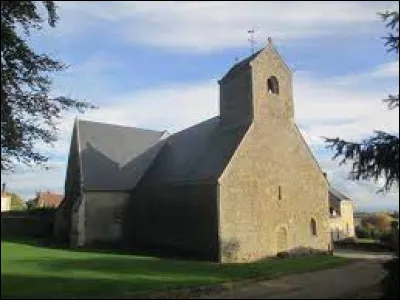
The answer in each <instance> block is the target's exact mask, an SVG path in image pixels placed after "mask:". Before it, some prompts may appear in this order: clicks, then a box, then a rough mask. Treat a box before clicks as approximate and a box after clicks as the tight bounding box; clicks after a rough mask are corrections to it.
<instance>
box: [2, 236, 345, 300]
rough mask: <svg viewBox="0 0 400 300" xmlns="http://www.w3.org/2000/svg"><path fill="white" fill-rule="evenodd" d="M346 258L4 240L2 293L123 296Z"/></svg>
mask: <svg viewBox="0 0 400 300" xmlns="http://www.w3.org/2000/svg"><path fill="white" fill-rule="evenodd" d="M346 262H347V260H345V259H343V258H338V257H333V256H312V257H303V258H292V259H271V260H265V261H262V262H257V263H249V264H228V265H222V266H221V265H218V264H212V263H206V262H193V261H179V260H169V259H165V258H155V257H148V256H137V255H123V254H110V253H99V252H83V251H72V250H67V249H53V248H44V247H41V246H38V245H34V244H32V243H31V244H24V243H21V242H18V241H13V242H11V241H2V242H1V297H2V298H19V297H21V298H82V297H85V298H98V297H101V298H107V297H114V298H118V297H121V298H122V297H129V296H130V295H135V294H136V293H138V292H148V291H159V290H169V289H174V288H183V287H189V286H198V285H212V284H217V283H222V282H227V281H234V280H238V279H241V278H250V277H264V278H274V277H278V276H282V275H285V274H293V273H299V272H305V271H311V270H316V269H322V268H330V267H334V266H338V265H341V264H344V263H346Z"/></svg>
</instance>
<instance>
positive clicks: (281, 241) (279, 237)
mask: <svg viewBox="0 0 400 300" xmlns="http://www.w3.org/2000/svg"><path fill="white" fill-rule="evenodd" d="M276 250H277V252H278V253H279V252H282V251H287V250H288V249H287V233H286V229H285V228H284V227H280V228H279V229H278V231H277V232H276Z"/></svg>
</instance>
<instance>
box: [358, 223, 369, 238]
mask: <svg viewBox="0 0 400 300" xmlns="http://www.w3.org/2000/svg"><path fill="white" fill-rule="evenodd" d="M355 231H356V236H357V237H358V238H360V239H365V238H370V237H371V233H370V231H369V230H367V229H365V228H364V227H360V226H356V228H355Z"/></svg>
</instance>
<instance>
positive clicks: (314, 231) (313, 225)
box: [310, 219, 317, 235]
mask: <svg viewBox="0 0 400 300" xmlns="http://www.w3.org/2000/svg"><path fill="white" fill-rule="evenodd" d="M310 229H311V234H312V235H317V222H315V220H314V219H311V222H310Z"/></svg>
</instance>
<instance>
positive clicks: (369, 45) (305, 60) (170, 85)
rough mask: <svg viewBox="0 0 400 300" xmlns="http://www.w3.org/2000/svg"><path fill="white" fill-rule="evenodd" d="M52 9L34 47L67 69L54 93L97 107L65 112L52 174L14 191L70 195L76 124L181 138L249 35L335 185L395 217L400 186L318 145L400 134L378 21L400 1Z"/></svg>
mask: <svg viewBox="0 0 400 300" xmlns="http://www.w3.org/2000/svg"><path fill="white" fill-rule="evenodd" d="M56 3H57V5H58V14H59V17H60V18H59V21H58V23H57V25H56V28H50V27H49V26H45V27H44V28H43V30H41V31H37V32H35V33H34V34H33V35H32V36H31V38H30V40H29V43H30V45H32V47H33V48H34V49H35V50H36V51H39V52H43V53H47V54H49V55H51V56H52V57H54V58H56V59H59V60H61V61H63V62H65V63H66V64H68V66H69V68H68V69H67V70H66V71H64V72H62V73H58V74H56V75H54V76H53V79H54V85H53V91H52V93H53V94H54V95H66V96H70V97H74V98H77V99H80V100H85V101H89V102H91V103H93V104H95V105H96V106H98V109H95V110H91V111H88V112H86V113H84V114H83V115H82V114H78V113H76V112H72V111H71V112H67V113H65V114H64V117H63V119H62V120H61V121H60V124H59V128H60V131H59V140H58V141H57V142H56V143H54V144H53V145H52V146H49V145H44V144H38V149H40V150H41V151H43V152H44V153H46V154H48V155H49V157H50V160H49V162H48V164H47V168H46V169H45V168H43V167H31V168H26V167H19V168H17V172H15V173H13V174H9V173H8V174H6V173H2V182H6V183H7V187H8V190H10V191H13V192H17V193H19V194H21V195H22V196H23V197H24V198H25V200H28V199H30V198H32V197H33V196H34V195H35V193H36V192H37V191H39V190H50V191H54V192H59V193H63V189H64V180H65V174H66V164H67V157H68V151H69V144H70V139H71V133H72V127H73V122H74V119H75V118H76V117H78V118H80V119H84V120H92V121H99V122H105V123H113V124H118V125H126V126H134V127H140V128H148V129H154V130H168V131H169V132H170V133H174V132H176V131H179V130H182V129H184V128H186V127H189V126H191V125H193V124H196V123H198V122H201V121H203V120H205V119H208V118H211V117H213V116H215V115H218V114H219V104H218V100H219V87H218V79H220V78H222V76H223V75H224V74H225V73H226V72H227V71H228V70H229V68H230V67H231V66H232V65H233V64H234V63H235V61H236V60H237V59H239V60H241V59H243V58H245V57H247V56H248V55H250V54H251V47H250V43H249V41H248V39H249V34H248V30H249V29H254V31H255V34H254V39H255V42H256V43H255V48H256V50H258V49H261V48H262V47H264V46H265V45H266V43H267V40H268V37H272V39H273V42H274V45H275V47H276V48H277V49H278V51H279V52H280V54H281V56H282V57H283V59H284V60H285V61H286V63H287V64H288V65H289V67H290V68H291V70H292V72H293V77H294V79H293V80H294V105H295V120H296V123H297V124H298V126H299V128H300V131H301V132H302V134H303V136H304V138H305V139H306V141H307V143H308V145H309V146H310V148H311V150H312V152H313V154H314V156H315V158H316V159H317V161H318V162H319V164H320V166H321V168H322V169H323V170H324V171H325V172H326V173H327V175H328V178H329V181H330V182H331V184H332V186H334V187H335V188H337V189H339V190H340V191H341V192H343V193H344V194H346V195H348V196H349V197H350V198H351V199H352V200H353V202H354V207H355V209H356V210H368V211H372V210H393V209H397V210H398V208H399V191H398V188H395V189H393V190H391V191H390V192H388V193H385V194H382V193H377V190H378V189H379V188H380V187H381V186H382V184H383V181H379V182H377V183H375V182H371V181H351V180H349V179H348V172H349V170H350V167H351V166H350V164H348V165H342V166H339V164H338V161H337V160H332V156H333V154H334V153H333V152H332V151H331V150H328V149H326V145H325V144H324V141H323V139H322V137H323V136H327V137H337V136H339V137H341V138H345V139H348V140H351V141H359V140H362V139H364V138H366V137H368V136H370V135H371V133H372V132H373V130H376V129H379V130H384V131H387V132H390V133H394V134H396V135H398V134H399V133H398V132H399V117H398V111H396V110H395V111H389V110H387V109H386V106H385V105H384V104H383V103H382V101H381V99H383V98H385V97H386V96H387V95H388V94H390V93H392V94H393V93H398V90H399V86H398V80H399V61H398V56H397V55H396V54H394V53H388V52H387V51H386V49H385V47H384V41H383V39H382V37H383V36H385V35H386V34H387V30H386V29H385V27H384V23H383V22H382V20H381V19H380V18H379V16H378V15H377V13H378V12H383V11H385V10H386V9H389V10H390V9H396V10H398V9H399V7H398V6H399V4H398V2H396V1H386V2H385V1H376V2H374V1H371V2H366V1H359V2H357V1H351V2H345V1H336V2H329V1H320V2H311V1H310V2H299V1H296V2H289V1H288V2H282V1H271V2H268V1H266V2H250V1H246V2H200V1H199V2H196V1H190V2H189V1H188V2H185V1H183V2H174V1H164V2H150V1H148V2H147V1H146V2H134V1H129V2H119V1H109V2H106V1H105V2H96V1H91V2H72V1H70V2H56ZM117 146H118V145H116V147H117Z"/></svg>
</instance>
